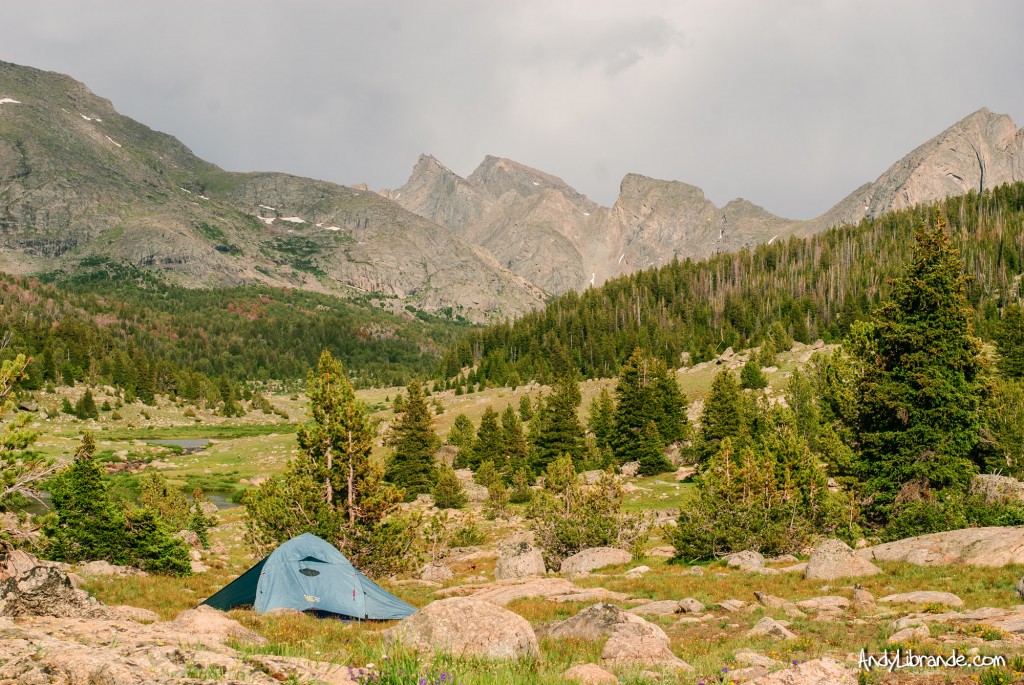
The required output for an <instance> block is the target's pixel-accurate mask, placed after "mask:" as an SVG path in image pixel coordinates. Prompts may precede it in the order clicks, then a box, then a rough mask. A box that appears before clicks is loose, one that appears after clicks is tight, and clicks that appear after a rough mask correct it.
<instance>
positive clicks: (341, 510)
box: [245, 350, 416, 576]
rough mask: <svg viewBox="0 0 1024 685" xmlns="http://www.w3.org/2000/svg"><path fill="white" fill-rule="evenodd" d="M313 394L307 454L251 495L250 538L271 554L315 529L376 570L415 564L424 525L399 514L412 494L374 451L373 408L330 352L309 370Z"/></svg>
mask: <svg viewBox="0 0 1024 685" xmlns="http://www.w3.org/2000/svg"><path fill="white" fill-rule="evenodd" d="M307 395H308V396H309V420H308V421H307V422H306V423H305V424H303V425H302V426H300V427H299V431H298V434H297V442H298V444H299V450H300V451H299V454H297V455H295V456H294V457H292V458H291V459H289V460H288V463H287V464H286V466H285V472H284V474H283V475H282V477H281V478H270V479H268V480H267V481H266V482H264V483H263V484H262V485H261V486H260V487H259V488H256V489H254V490H250V491H249V492H248V493H246V496H245V505H246V511H245V516H246V521H245V522H246V537H247V538H248V539H249V541H250V542H251V543H253V545H254V546H255V547H256V548H257V550H259V551H260V552H266V551H267V550H269V549H272V548H273V547H275V546H277V545H278V544H280V543H282V542H285V541H287V540H290V539H291V538H293V537H295V536H297V535H300V534H302V533H306V532H310V533H313V534H315V535H318V536H319V537H322V538H324V539H325V540H327V541H329V542H331V543H332V544H334V545H335V546H336V547H338V548H339V549H340V550H341V551H342V552H343V553H344V554H345V556H347V557H348V558H349V560H350V561H352V563H353V564H354V565H355V566H357V567H358V568H359V569H360V570H362V571H363V572H364V573H367V574H368V575H373V576H379V575H386V574H390V573H395V572H398V571H400V570H402V569H404V568H407V567H408V566H409V564H410V563H411V558H410V556H409V552H410V550H411V549H412V545H413V543H414V541H415V532H416V528H415V526H414V525H412V524H410V523H409V522H408V521H406V520H405V519H401V518H399V517H398V516H397V507H398V504H399V503H400V502H401V501H402V499H403V498H404V495H403V493H402V491H401V490H400V489H398V488H396V487H394V486H393V485H391V484H389V483H385V482H384V469H383V468H382V467H381V466H380V465H379V464H378V462H377V461H376V460H375V459H373V458H372V456H371V450H372V446H373V429H372V428H371V426H370V421H369V418H368V416H367V412H366V408H365V407H364V406H363V404H362V403H361V402H358V401H357V400H356V397H355V392H353V390H352V386H351V384H350V383H349V382H348V379H347V378H346V377H345V372H344V369H343V368H342V366H341V362H339V361H336V360H335V359H334V358H333V357H332V356H331V354H330V352H328V351H326V350H325V351H324V352H323V353H322V354H321V355H320V360H319V362H318V363H317V368H316V370H315V371H310V373H309V381H308V390H307Z"/></svg>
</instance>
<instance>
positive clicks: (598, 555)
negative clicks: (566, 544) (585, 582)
mask: <svg viewBox="0 0 1024 685" xmlns="http://www.w3.org/2000/svg"><path fill="white" fill-rule="evenodd" d="M632 558H633V557H632V555H631V554H630V553H629V552H627V551H626V550H624V549H619V548H617V547H591V548H589V549H585V550H583V551H582V552H577V553H576V554H573V555H572V556H571V557H569V558H567V559H564V560H563V561H562V566H561V571H562V573H564V574H565V575H567V576H570V577H572V576H584V575H586V574H588V573H590V572H591V571H596V570H597V569H599V568H602V567H604V566H611V565H612V564H628V563H629V562H630V561H631V560H632Z"/></svg>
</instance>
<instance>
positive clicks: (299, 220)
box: [281, 216, 306, 224]
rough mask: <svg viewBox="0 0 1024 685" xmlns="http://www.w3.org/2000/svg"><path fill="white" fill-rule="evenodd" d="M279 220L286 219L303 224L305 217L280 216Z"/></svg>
mask: <svg viewBox="0 0 1024 685" xmlns="http://www.w3.org/2000/svg"><path fill="white" fill-rule="evenodd" d="M281 221H287V222H288V223H290V224H304V223H306V220H305V219H300V218H299V217H297V216H282V217H281Z"/></svg>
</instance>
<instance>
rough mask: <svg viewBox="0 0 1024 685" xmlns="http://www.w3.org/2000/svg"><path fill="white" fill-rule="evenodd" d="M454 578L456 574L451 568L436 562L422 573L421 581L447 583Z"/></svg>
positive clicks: (428, 565) (427, 566)
mask: <svg viewBox="0 0 1024 685" xmlns="http://www.w3.org/2000/svg"><path fill="white" fill-rule="evenodd" d="M454 577H455V574H454V573H452V570H451V569H450V568H448V567H447V566H445V565H444V564H440V563H436V562H435V563H432V564H427V565H426V566H424V567H423V570H422V571H420V580H426V581H428V582H431V583H446V582H448V581H449V580H451V579H452V578H454Z"/></svg>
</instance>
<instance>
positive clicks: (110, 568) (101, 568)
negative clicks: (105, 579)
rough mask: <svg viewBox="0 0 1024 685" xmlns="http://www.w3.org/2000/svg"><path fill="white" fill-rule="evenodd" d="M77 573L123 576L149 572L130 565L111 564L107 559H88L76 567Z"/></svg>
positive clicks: (144, 574)
mask: <svg viewBox="0 0 1024 685" xmlns="http://www.w3.org/2000/svg"><path fill="white" fill-rule="evenodd" d="M78 575H80V576H117V577H119V578H124V577H126V576H148V575H149V574H148V573H146V572H145V571H140V570H139V569H137V568H132V567H131V566H118V565H116V564H111V563H110V562H109V561H89V562H86V563H84V564H82V565H81V566H79V567H78Z"/></svg>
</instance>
